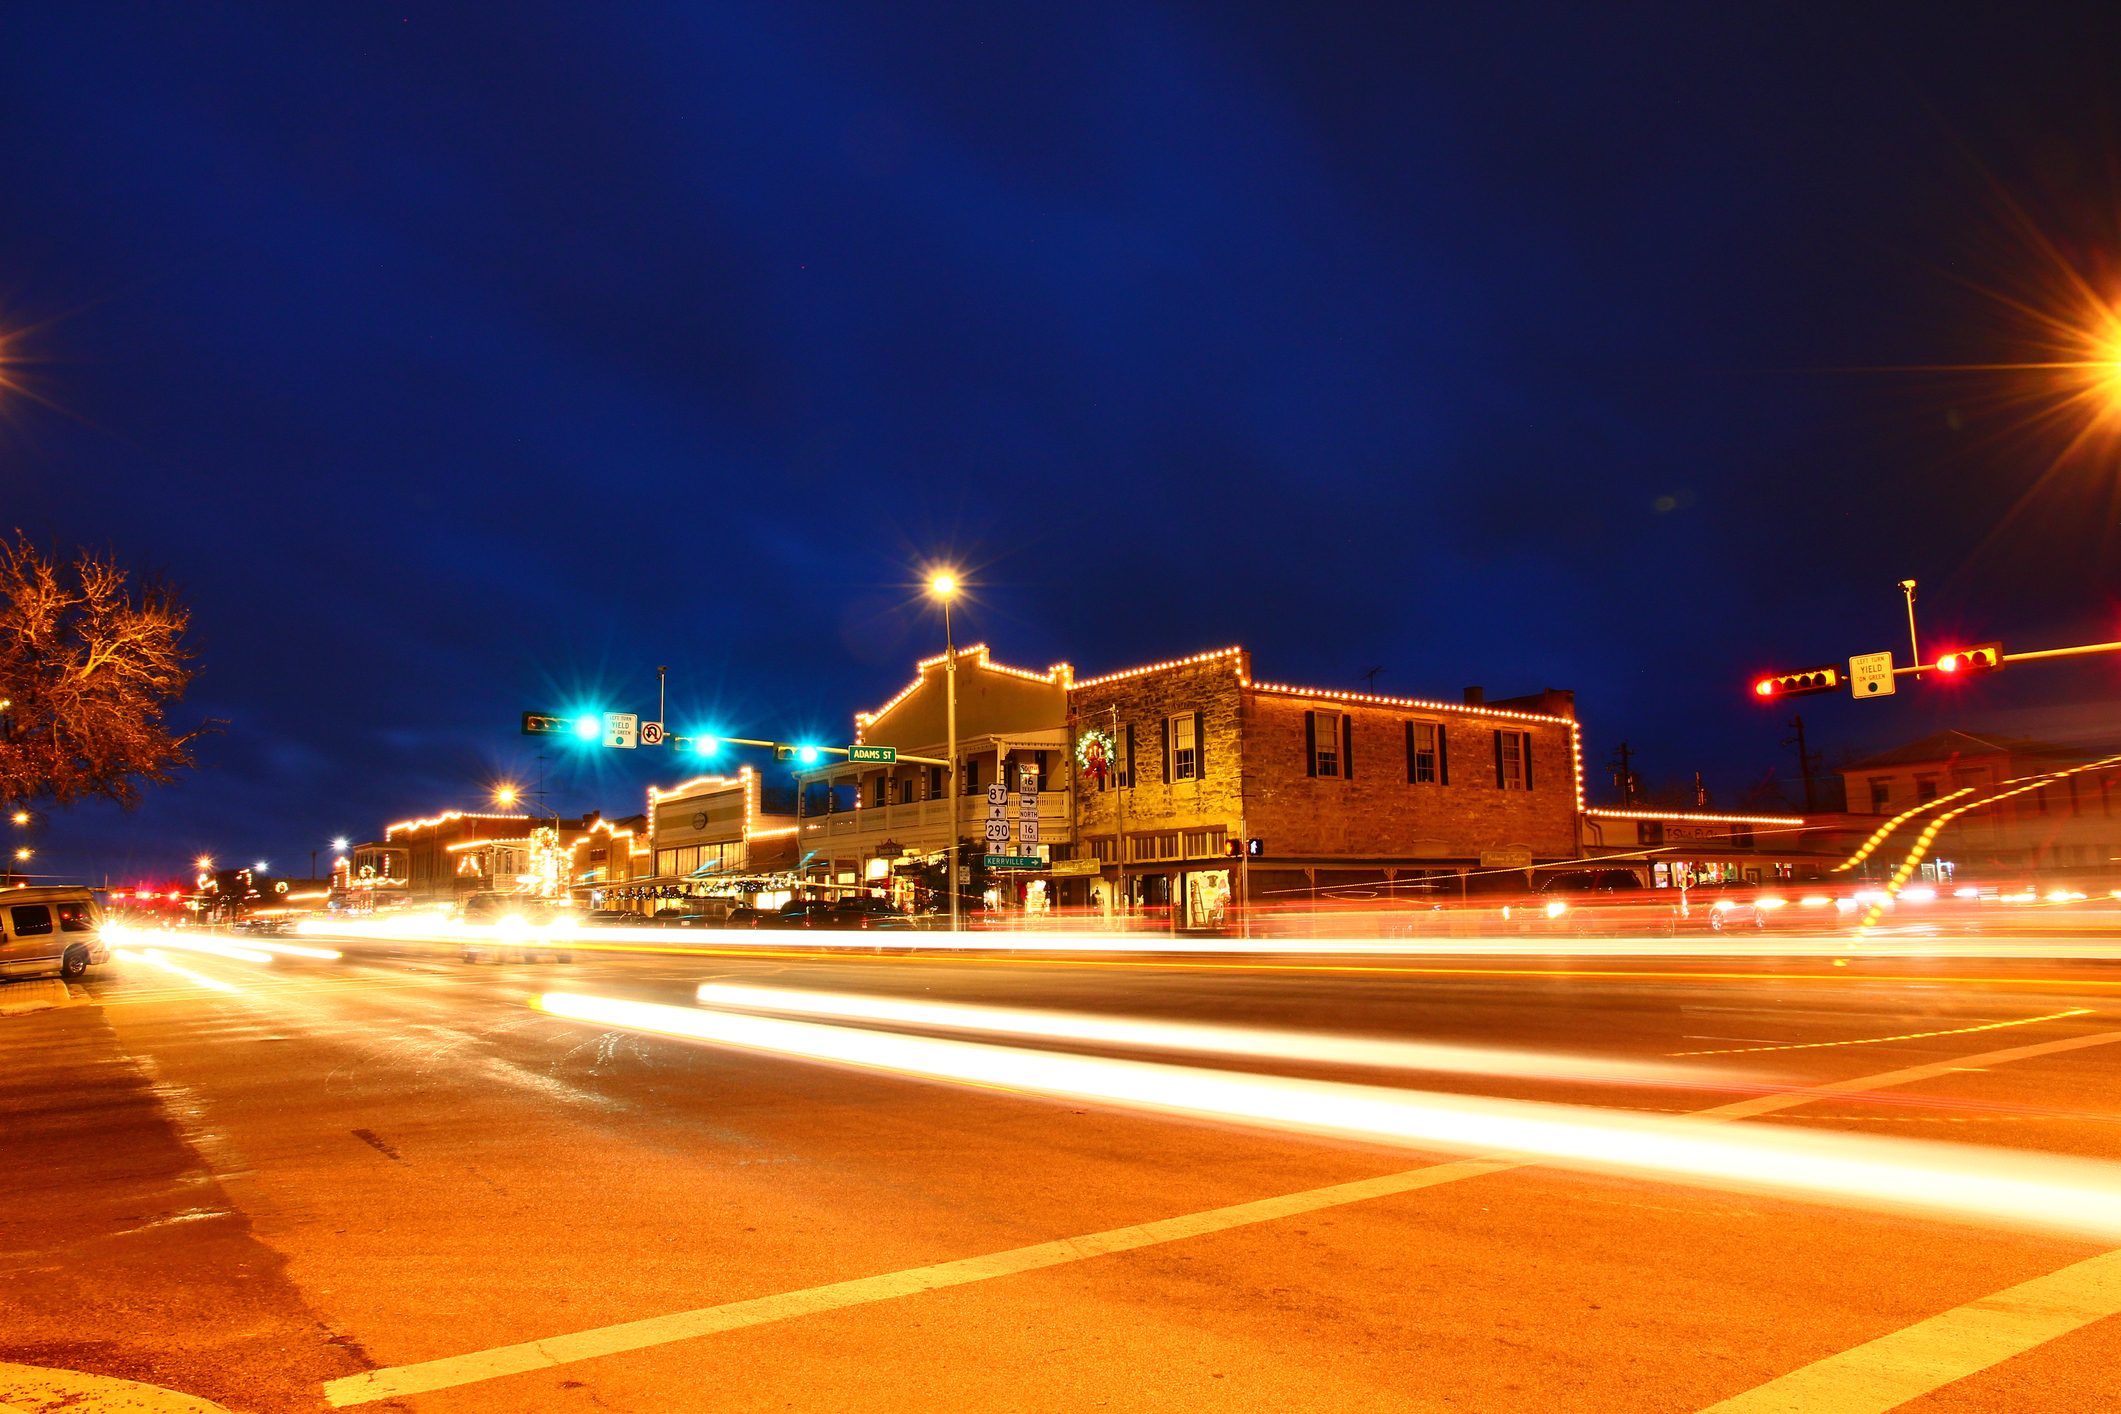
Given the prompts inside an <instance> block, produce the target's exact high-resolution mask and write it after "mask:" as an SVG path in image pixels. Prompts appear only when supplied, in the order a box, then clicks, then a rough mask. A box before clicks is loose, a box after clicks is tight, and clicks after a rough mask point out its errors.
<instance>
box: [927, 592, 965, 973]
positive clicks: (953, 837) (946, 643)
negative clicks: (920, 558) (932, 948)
mask: <svg viewBox="0 0 2121 1414" xmlns="http://www.w3.org/2000/svg"><path fill="white" fill-rule="evenodd" d="M957 589H958V585H957V576H956V575H954V574H952V573H950V572H949V571H948V570H941V571H938V572H937V573H936V574H935V576H934V577H933V578H931V579H930V580H929V581H928V592H929V593H930V594H933V595H934V596H935V597H936V598H937V599H940V600H941V601H942V604H943V683H944V695H943V704H944V705H943V716H944V720H945V722H946V724H947V731H948V733H949V737H950V747H949V749H948V750H947V751H945V752H944V753H943V754H944V755H945V756H947V757H949V758H950V772H949V788H950V846H949V851H948V853H946V854H945V855H944V856H943V858H944V861H945V863H944V866H943V867H944V870H945V873H944V882H945V883H946V884H947V885H948V886H949V890H950V931H951V932H953V933H955V932H959V931H961V927H962V925H961V922H960V919H959V916H958V915H959V903H958V897H957V796H958V784H957V639H956V638H955V637H954V636H953V635H952V633H951V631H950V601H951V600H952V599H955V598H956V597H957Z"/></svg>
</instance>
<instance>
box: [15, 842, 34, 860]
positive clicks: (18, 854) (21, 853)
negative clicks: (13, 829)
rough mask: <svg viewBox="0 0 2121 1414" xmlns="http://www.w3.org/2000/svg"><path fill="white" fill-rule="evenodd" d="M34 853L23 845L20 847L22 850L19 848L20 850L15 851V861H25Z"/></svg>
mask: <svg viewBox="0 0 2121 1414" xmlns="http://www.w3.org/2000/svg"><path fill="white" fill-rule="evenodd" d="M34 853H36V851H35V850H32V849H31V848H30V847H29V846H28V845H24V846H22V848H20V849H18V850H16V851H15V858H17V859H27V858H29V857H30V855H32V854H34Z"/></svg>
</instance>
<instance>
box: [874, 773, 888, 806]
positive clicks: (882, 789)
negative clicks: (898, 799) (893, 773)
mask: <svg viewBox="0 0 2121 1414" xmlns="http://www.w3.org/2000/svg"><path fill="white" fill-rule="evenodd" d="M890 791H891V782H890V781H889V780H888V779H886V778H885V777H883V776H878V777H877V778H876V794H875V798H874V799H872V800H871V801H870V802H869V803H870V804H871V805H887V804H889V803H890V801H891V796H890Z"/></svg>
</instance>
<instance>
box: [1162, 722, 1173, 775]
mask: <svg viewBox="0 0 2121 1414" xmlns="http://www.w3.org/2000/svg"><path fill="white" fill-rule="evenodd" d="M1163 729H1164V784H1165V785H1170V784H1171V719H1170V718H1169V717H1166V718H1164V720H1163Z"/></svg>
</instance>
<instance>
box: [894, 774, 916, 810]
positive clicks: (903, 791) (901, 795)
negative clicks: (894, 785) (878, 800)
mask: <svg viewBox="0 0 2121 1414" xmlns="http://www.w3.org/2000/svg"><path fill="white" fill-rule="evenodd" d="M898 803H899V804H901V805H911V804H913V778H912V777H911V776H908V777H907V778H906V779H905V780H903V781H900V782H899V783H898Z"/></svg>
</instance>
